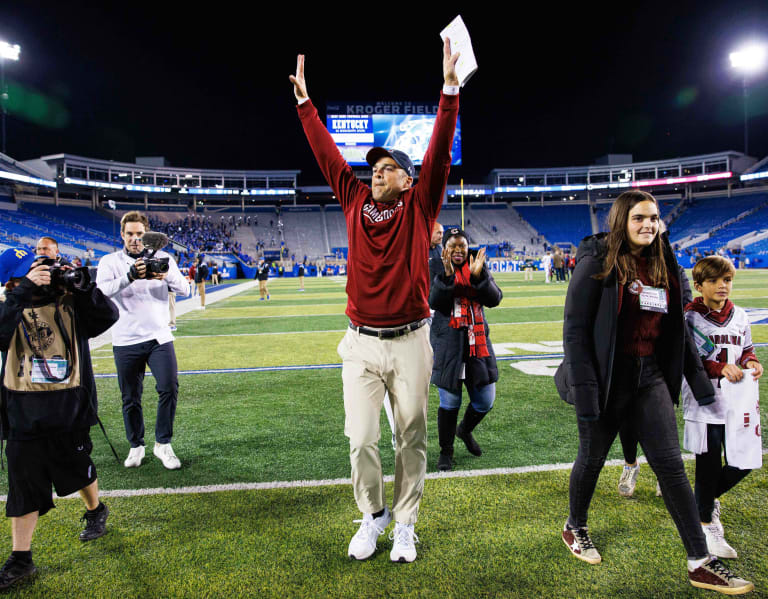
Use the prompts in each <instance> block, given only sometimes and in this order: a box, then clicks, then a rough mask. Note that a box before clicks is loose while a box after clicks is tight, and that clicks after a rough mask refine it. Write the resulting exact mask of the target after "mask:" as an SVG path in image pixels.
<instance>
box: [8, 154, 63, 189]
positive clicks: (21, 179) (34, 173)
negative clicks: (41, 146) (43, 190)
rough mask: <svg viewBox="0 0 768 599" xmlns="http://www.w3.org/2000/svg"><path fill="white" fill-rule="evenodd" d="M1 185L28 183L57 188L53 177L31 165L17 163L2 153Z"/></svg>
mask: <svg viewBox="0 0 768 599" xmlns="http://www.w3.org/2000/svg"><path fill="white" fill-rule="evenodd" d="M0 183H8V184H13V183H28V184H30V185H40V186H43V187H56V182H55V181H53V179H52V177H48V176H47V175H46V173H45V172H40V171H39V170H38V169H35V168H33V167H31V166H29V165H26V164H24V163H22V162H17V161H16V160H14V159H13V158H11V157H10V156H6V155H5V154H1V153H0Z"/></svg>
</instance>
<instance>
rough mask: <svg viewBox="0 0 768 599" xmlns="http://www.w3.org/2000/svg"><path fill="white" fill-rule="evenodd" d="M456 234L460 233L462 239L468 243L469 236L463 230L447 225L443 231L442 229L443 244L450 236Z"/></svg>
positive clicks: (455, 235)
mask: <svg viewBox="0 0 768 599" xmlns="http://www.w3.org/2000/svg"><path fill="white" fill-rule="evenodd" d="M458 235H461V236H462V237H463V238H464V239H466V240H467V243H469V237H468V236H467V234H466V233H465V232H464V231H463V230H461V229H460V228H459V227H448V228H447V229H446V230H445V231H443V246H445V244H446V243H448V240H449V239H450V238H451V237H457V236H458Z"/></svg>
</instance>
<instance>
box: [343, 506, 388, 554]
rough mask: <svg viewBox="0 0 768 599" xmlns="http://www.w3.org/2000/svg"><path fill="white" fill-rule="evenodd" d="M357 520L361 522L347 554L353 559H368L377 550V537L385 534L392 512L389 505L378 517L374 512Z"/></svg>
mask: <svg viewBox="0 0 768 599" xmlns="http://www.w3.org/2000/svg"><path fill="white" fill-rule="evenodd" d="M355 522H360V523H361V524H360V528H358V529H357V532H356V533H355V536H354V537H352V540H351V541H350V542H349V549H347V555H348V556H349V557H350V558H351V559H357V560H364V559H368V558H369V557H371V556H372V555H373V554H374V552H375V551H376V541H377V539H378V538H379V537H380V536H381V535H383V534H384V530H385V529H386V528H387V526H389V523H390V522H392V512H390V511H389V508H388V507H385V508H384V513H383V514H382V515H381V516H379V517H378V518H374V517H373V515H372V514H363V519H362V520H355Z"/></svg>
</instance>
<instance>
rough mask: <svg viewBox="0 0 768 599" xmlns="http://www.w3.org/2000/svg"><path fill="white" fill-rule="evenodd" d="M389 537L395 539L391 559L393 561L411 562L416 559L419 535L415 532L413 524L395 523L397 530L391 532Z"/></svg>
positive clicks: (390, 554)
mask: <svg viewBox="0 0 768 599" xmlns="http://www.w3.org/2000/svg"><path fill="white" fill-rule="evenodd" d="M389 539H390V540H391V541H394V544H393V545H392V551H391V552H390V553H389V559H390V560H391V561H393V562H400V563H410V562H412V561H413V560H415V559H416V543H418V542H419V537H417V536H416V533H415V532H413V524H400V522H396V523H395V530H393V531H392V532H391V533H389Z"/></svg>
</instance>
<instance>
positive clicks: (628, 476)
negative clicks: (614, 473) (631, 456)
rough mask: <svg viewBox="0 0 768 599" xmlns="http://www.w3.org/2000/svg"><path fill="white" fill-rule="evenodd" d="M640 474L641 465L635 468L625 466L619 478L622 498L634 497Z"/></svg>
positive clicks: (636, 465)
mask: <svg viewBox="0 0 768 599" xmlns="http://www.w3.org/2000/svg"><path fill="white" fill-rule="evenodd" d="M639 472H640V464H635V465H634V466H624V469H623V470H622V471H621V478H619V495H621V496H622V497H632V494H633V493H634V492H635V485H636V484H637V475H638V473H639Z"/></svg>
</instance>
